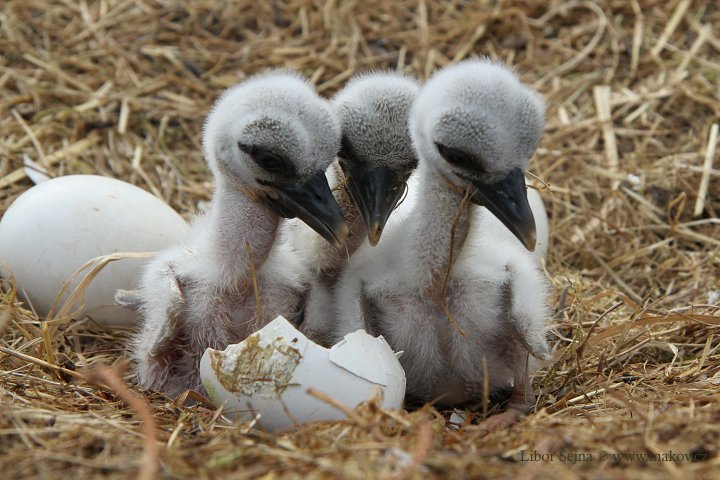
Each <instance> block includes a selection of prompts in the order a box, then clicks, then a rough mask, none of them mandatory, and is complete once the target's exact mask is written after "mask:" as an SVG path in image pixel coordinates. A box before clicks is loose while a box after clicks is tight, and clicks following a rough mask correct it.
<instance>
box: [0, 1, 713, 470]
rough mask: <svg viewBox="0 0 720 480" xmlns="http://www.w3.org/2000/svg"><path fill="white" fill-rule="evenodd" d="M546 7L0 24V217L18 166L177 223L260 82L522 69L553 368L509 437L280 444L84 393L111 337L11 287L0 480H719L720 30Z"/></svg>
mask: <svg viewBox="0 0 720 480" xmlns="http://www.w3.org/2000/svg"><path fill="white" fill-rule="evenodd" d="M549 3H550V5H549V6H543V5H542V2H534V1H527V0H526V1H521V0H517V1H515V0H507V1H504V2H490V1H477V2H464V1H455V0H453V1H450V2H429V1H425V0H412V1H405V0H400V1H396V2H389V1H382V2H380V1H363V2H361V1H354V0H347V1H333V0H329V1H327V2H321V1H315V0H302V1H301V0H287V1H270V2H250V1H246V2H242V1H241V2H215V1H210V0H201V1H196V2H187V3H185V2H182V3H181V2H161V1H151V0H134V1H114V0H101V1H99V2H85V1H80V2H71V1H64V0H58V1H55V0H50V1H45V0H43V1H39V0H23V1H19V0H18V1H13V0H10V1H6V2H3V3H2V5H0V51H2V52H3V55H2V56H1V57H0V65H2V68H1V69H0V93H1V94H0V111H1V112H3V114H2V115H1V116H0V132H2V133H1V134H0V212H4V211H5V209H7V207H8V206H9V205H10V203H11V202H12V201H13V200H14V199H15V198H16V197H17V196H18V195H20V194H21V193H22V192H23V191H25V190H27V189H28V188H29V187H30V186H31V183H30V181H29V180H28V179H27V178H26V177H25V175H24V174H23V173H22V170H21V166H22V157H23V154H27V155H28V156H30V157H31V158H32V159H34V160H35V161H37V162H38V163H40V164H41V165H43V166H45V167H47V168H48V169H49V170H50V172H51V173H52V174H53V175H66V174H76V173H95V174H100V175H107V176H112V177H115V178H120V179H123V180H126V181H128V182H131V183H134V184H137V185H139V186H140V187H142V188H145V189H147V190H149V191H151V192H153V193H154V194H155V195H157V196H159V197H161V198H163V199H165V200H166V201H168V202H169V203H170V204H171V205H172V206H173V207H174V208H175V209H177V210H178V211H180V212H182V213H183V214H184V215H186V216H190V215H192V212H193V211H194V210H195V209H196V204H197V202H198V201H200V200H206V199H207V198H209V196H210V194H211V188H212V187H211V183H210V180H211V177H210V174H209V172H208V170H207V168H206V167H205V165H204V163H203V160H202V154H201V147H200V135H201V128H202V120H203V118H204V116H205V114H206V113H207V111H208V107H209V105H210V104H211V102H212V101H213V99H214V98H215V97H216V95H217V94H218V93H219V92H220V91H222V89H224V88H226V87H228V86H229V85H232V84H233V83H235V82H237V81H238V80H240V79H242V78H244V77H245V76H247V75H250V74H252V73H254V72H257V71H260V70H263V69H268V68H276V67H287V68H292V69H296V70H299V71H301V72H303V73H304V74H306V75H307V76H308V77H309V78H310V79H311V80H312V82H313V83H314V84H315V85H316V87H317V89H318V90H319V91H320V92H321V93H322V94H325V95H331V94H332V93H333V92H334V91H335V90H337V89H338V88H340V87H341V86H342V85H343V83H344V82H345V81H346V80H347V79H348V78H349V77H350V76H351V75H353V74H354V73H356V72H359V71H363V70H367V69H394V70H399V71H403V72H409V73H414V74H416V75H417V76H419V77H420V78H426V77H427V76H428V75H429V74H431V73H432V72H433V71H435V70H437V69H438V68H440V67H442V66H444V65H447V64H449V63H452V62H455V61H458V60H460V59H463V58H466V57H469V56H473V55H486V56H489V57H492V58H497V59H500V60H502V61H506V62H508V63H511V64H513V65H514V66H515V68H516V69H517V71H518V72H519V73H520V75H521V76H522V78H523V80H524V81H525V82H526V83H528V84H530V85H533V86H534V87H535V88H536V89H537V90H539V91H540V92H541V93H542V94H543V95H544V96H545V98H546V100H547V106H548V112H547V118H548V122H547V127H546V131H545V135H544V137H543V141H542V145H541V148H540V149H539V151H538V152H537V154H536V155H535V157H534V159H533V160H532V162H531V165H530V170H531V171H532V172H533V173H534V174H535V175H536V176H537V182H536V184H537V187H538V188H540V189H541V191H542V195H543V197H544V199H545V201H546V204H547V207H548V211H549V214H550V218H551V227H552V241H551V245H550V249H549V254H548V259H547V264H546V268H547V272H548V274H549V276H550V278H551V279H552V282H553V285H554V287H555V294H554V295H553V298H552V305H553V307H554V308H555V309H556V311H557V318H556V322H555V324H554V329H553V332H551V333H550V336H551V339H552V341H553V344H554V350H555V352H557V355H556V359H555V360H554V361H553V362H550V364H548V365H546V366H545V367H544V368H543V369H542V370H540V371H539V372H538V374H537V375H536V376H535V379H534V385H535V387H536V390H537V391H539V392H540V395H539V398H538V402H537V412H536V413H534V414H532V415H531V416H530V417H528V418H527V419H526V420H524V421H523V422H521V423H520V424H518V425H517V426H515V427H513V428H511V429H510V430H507V431H501V432H495V433H488V432H485V431H483V430H482V429H480V428H479V427H477V426H476V425H474V424H472V422H471V421H470V420H469V419H468V420H466V424H467V425H465V426H463V427H462V428H460V429H459V430H453V429H449V428H447V426H446V421H445V418H444V417H443V415H442V414H441V413H440V412H437V411H436V410H434V409H433V408H431V407H425V408H422V409H420V410H417V411H414V412H412V413H397V412H386V411H383V410H381V409H379V408H378V407H377V405H376V404H372V403H371V404H369V405H367V406H365V407H362V408H360V409H359V410H357V411H356V412H354V413H353V414H352V415H351V416H350V417H349V418H348V420H347V421H342V422H334V423H319V424H313V425H307V426H303V427H301V428H298V429H297V431H295V432H292V433H287V434H281V435H275V436H270V435H267V434H264V433H262V432H260V431H258V430H256V429H254V428H252V426H253V425H252V424H248V425H240V426H235V425H230V424H228V423H226V422H224V421H223V419H222V417H219V415H218V412H216V411H214V410H213V409H212V408H210V407H208V406H207V405H204V404H203V403H199V404H196V405H195V406H186V405H184V404H182V403H180V402H175V403H173V402H172V400H170V399H167V398H165V397H162V396H160V395H157V394H153V393H151V392H147V391H140V390H137V389H134V388H133V387H131V390H132V391H130V390H127V389H123V382H122V381H121V379H120V374H119V373H118V370H117V369H114V370H113V369H111V370H107V369H100V370H98V369H95V370H89V369H91V368H93V367H94V366H97V365H101V364H114V365H116V366H117V365H121V364H123V363H124V360H123V359H124V341H125V339H126V336H125V334H123V333H122V332H117V331H103V330H101V329H98V328H96V327H94V326H93V325H92V322H90V321H87V320H85V321H81V322H77V321H75V320H71V319H69V318H64V319H63V318H60V319H58V320H57V321H56V322H55V323H53V324H52V325H48V324H47V323H43V321H42V320H43V319H41V318H38V317H37V316H36V315H34V314H33V313H32V312H31V311H30V310H28V309H26V308H25V307H24V306H23V305H20V304H19V303H18V302H16V301H15V302H14V301H13V286H12V285H11V283H10V282H5V283H4V285H3V289H2V303H1V309H0V331H2V332H3V334H2V338H1V339H0V365H1V366H2V367H1V370H0V465H2V469H3V473H2V475H3V476H4V477H6V478H26V477H34V478H36V477H42V478H69V477H71V476H72V477H78V478H90V477H95V476H108V477H119V478H127V477H128V476H136V475H138V472H140V475H141V476H142V477H144V478H151V477H152V476H153V475H154V474H155V472H159V475H161V476H166V477H188V478H217V477H226V476H227V477H232V478H246V477H247V478H249V477H261V476H266V478H299V477H308V476H309V477H312V478H341V477H344V478H379V477H384V478H426V477H445V478H477V477H485V476H488V477H490V476H507V477H513V478H515V477H517V476H521V475H522V476H537V477H549V478H558V477H560V476H562V477H568V478H574V477H578V476H586V475H588V474H590V473H591V472H595V474H596V475H598V476H599V477H598V478H615V477H617V478H621V477H625V476H629V477H632V478H655V477H657V475H658V474H660V475H665V476H673V477H683V476H690V475H693V476H697V477H703V476H705V477H708V478H710V477H712V476H713V474H716V472H717V468H718V465H719V464H720V451H719V450H720V447H718V445H719V444H720V442H719V438H720V426H718V425H720V351H718V346H719V345H720V338H719V337H720V336H719V335H718V333H719V332H720V329H719V328H718V325H720V311H719V308H718V298H719V297H720V282H718V272H720V268H718V267H719V266H720V256H719V255H718V251H719V249H718V246H719V245H720V235H719V233H720V229H719V227H718V223H720V220H718V212H719V211H720V182H719V181H718V176H720V171H718V168H720V162H718V161H717V160H716V159H715V157H716V154H715V142H716V137H717V130H716V129H713V124H716V123H717V122H718V121H719V120H718V116H719V115H720V93H719V92H720V63H719V62H718V58H720V55H718V54H719V53H720V37H719V36H718V35H720V32H718V30H717V29H718V25H720V9H719V8H718V6H716V5H715V4H714V3H713V2H699V1H695V2H693V1H690V0H679V1H657V0H633V1H619V0H605V1H597V2H589V1H569V2H562V1H553V2H549ZM715 128H716V127H715ZM714 160H715V161H714ZM713 161H714V164H713ZM19 287H20V288H21V287H22V286H19ZM449 328H451V327H449ZM125 380H126V381H127V380H128V378H127V377H125ZM133 392H134V393H133ZM338 407H340V408H342V406H338ZM148 417H149V418H148ZM143 419H144V422H143V421H142V420H143ZM152 420H154V421H152ZM153 423H154V424H155V425H153ZM613 454H620V455H622V456H619V457H616V456H614V455H613Z"/></svg>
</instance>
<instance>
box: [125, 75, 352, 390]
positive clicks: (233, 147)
mask: <svg viewBox="0 0 720 480" xmlns="http://www.w3.org/2000/svg"><path fill="white" fill-rule="evenodd" d="M203 145H204V153H205V159H206V161H207V162H208V165H209V166H210V169H211V170H212V173H213V175H214V179H215V191H214V194H213V198H212V202H211V205H210V208H209V211H208V212H207V213H206V214H204V215H202V216H200V217H199V218H197V219H196V220H195V222H194V223H193V225H192V234H191V238H190V239H189V241H188V242H187V244H185V245H180V246H177V247H175V248H171V249H169V250H167V251H164V252H161V253H160V254H159V255H158V256H157V257H156V258H154V259H153V261H151V262H150V263H149V264H148V265H147V267H146V268H145V271H144V274H143V276H142V278H141V284H140V290H139V291H138V292H135V293H130V294H128V293H123V292H119V294H118V296H117V300H118V303H120V304H126V305H128V304H130V305H129V306H132V304H133V303H136V304H139V305H138V306H139V308H140V310H141V313H142V317H143V323H142V325H141V328H140V330H139V332H138V333H137V334H136V335H135V337H134V339H133V342H132V346H131V353H132V357H133V359H134V360H135V363H136V369H137V376H138V381H139V383H140V385H141V386H143V387H146V388H152V389H156V390H161V391H163V392H165V393H167V394H169V395H177V394H178V393H181V392H182V391H184V390H186V389H201V387H200V380H199V373H198V367H199V361H200V358H201V356H202V354H203V352H204V351H205V349H206V348H208V347H211V348H214V349H219V350H222V349H224V348H225V347H226V346H227V345H228V344H230V343H237V342H239V341H241V340H243V339H244V338H246V337H247V336H248V335H249V334H251V333H253V332H254V331H256V330H257V329H258V328H261V327H262V326H263V325H264V324H266V323H267V322H269V321H270V320H272V319H273V318H275V317H276V316H277V315H279V314H282V315H284V316H285V317H286V318H288V319H290V320H296V321H298V317H299V316H300V315H301V312H302V306H303V302H304V298H305V296H306V295H307V291H308V288H309V283H308V280H309V279H308V278H307V277H306V276H305V275H304V274H303V272H304V270H303V268H302V265H301V264H300V263H299V262H298V261H297V260H296V259H295V256H294V255H293V254H292V252H291V251H290V249H289V248H288V247H287V245H286V242H283V240H282V239H280V238H277V237H278V235H276V234H277V230H278V225H279V223H280V220H281V217H288V218H290V217H295V216H297V217H298V218H300V219H301V220H303V221H304V222H306V223H307V224H308V225H310V226H311V227H312V228H314V229H315V230H316V231H317V232H318V233H320V234H321V235H322V236H323V237H324V238H325V239H326V240H328V241H329V242H332V243H333V244H335V246H336V248H339V247H340V246H341V245H342V244H343V243H344V241H345V239H346V237H347V233H348V230H347V225H346V223H345V221H344V219H343V217H342V214H341V212H340V210H339V207H338V205H337V203H336V202H335V200H334V198H333V196H332V193H331V191H330V188H329V186H328V184H327V180H326V178H325V173H324V172H325V170H326V169H327V167H328V165H329V164H330V162H332V160H333V159H334V158H335V154H336V152H337V151H338V149H339V147H340V125H339V122H338V120H337V117H336V115H335V113H334V111H333V110H332V108H331V106H330V104H329V102H327V101H325V100H323V99H322V98H320V97H319V96H318V95H317V94H316V92H315V91H314V89H313V88H312V87H311V86H310V85H309V84H308V82H307V81H305V80H304V79H302V78H301V77H299V76H298V75H296V74H293V73H290V72H275V73H268V74H262V75H258V76H254V77H251V78H250V79H248V80H246V81H244V82H242V83H240V84H238V85H236V86H234V87H232V88H230V89H228V90H227V91H226V92H225V93H224V94H222V95H221V96H220V98H219V99H218V100H217V102H216V103H215V105H214V107H213V109H212V111H211V112H210V114H209V116H208V118H207V121H206V123H205V128H204V132H203ZM323 241H325V240H323ZM328 247H330V245H328ZM330 248H332V247H330ZM288 253H289V254H288ZM253 271H254V272H255V277H256V279H257V283H258V291H259V294H260V307H258V305H257V304H256V300H255V289H254V287H253ZM260 310H261V311H262V313H261V315H262V316H260V314H259V311H260Z"/></svg>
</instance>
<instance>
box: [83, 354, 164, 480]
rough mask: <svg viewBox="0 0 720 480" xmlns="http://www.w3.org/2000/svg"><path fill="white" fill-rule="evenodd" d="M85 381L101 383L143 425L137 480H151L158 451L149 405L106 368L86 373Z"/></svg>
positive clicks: (153, 476)
mask: <svg viewBox="0 0 720 480" xmlns="http://www.w3.org/2000/svg"><path fill="white" fill-rule="evenodd" d="M87 380H88V381H89V382H91V383H93V382H102V383H104V384H105V385H107V386H108V387H110V389H111V390H112V391H113V392H114V393H115V394H116V395H117V396H118V397H120V399H121V400H122V401H123V402H125V403H126V404H127V405H128V406H129V407H130V408H131V409H133V410H134V411H135V413H136V414H137V416H138V417H139V418H140V421H141V422H142V425H143V433H144V439H143V452H144V457H145V458H144V459H143V462H142V465H141V467H140V473H139V475H138V479H139V480H152V479H154V478H155V476H156V474H157V472H158V470H159V467H160V449H159V448H158V443H157V431H156V427H155V417H154V415H153V412H152V410H151V408H150V404H149V403H148V402H147V401H145V400H144V399H143V398H141V397H138V396H137V395H135V394H134V393H132V392H131V391H130V389H129V388H127V386H125V383H124V382H123V381H122V380H121V378H120V375H119V373H118V372H117V371H116V370H112V369H110V368H108V367H104V366H98V367H95V368H93V369H92V370H89V371H88V372H87Z"/></svg>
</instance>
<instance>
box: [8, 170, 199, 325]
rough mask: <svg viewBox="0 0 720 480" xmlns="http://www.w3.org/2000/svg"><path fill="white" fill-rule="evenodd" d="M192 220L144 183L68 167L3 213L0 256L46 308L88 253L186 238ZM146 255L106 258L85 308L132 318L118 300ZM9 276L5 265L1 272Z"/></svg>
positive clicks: (105, 317)
mask: <svg viewBox="0 0 720 480" xmlns="http://www.w3.org/2000/svg"><path fill="white" fill-rule="evenodd" d="M189 231H190V228H189V226H188V224H187V223H186V222H185V220H183V219H182V217H180V215H178V214H177V212H175V211H174V210H173V209H172V208H170V206H168V205H167V204H166V203H165V202H163V201H162V200H160V199H159V198H157V197H155V196H154V195H151V194H150V193H148V192H146V191H145V190H143V189H141V188H138V187H136V186H134V185H131V184H129V183H126V182H122V181H120V180H116V179H113V178H107V177H100V176H95V175H68V176H65V177H59V178H55V179H52V180H48V181H46V182H43V183H41V184H39V185H36V186H35V187H32V188H31V189H29V190H28V191H26V192H25V193H23V194H22V195H20V197H18V198H17V200H15V202H13V204H12V205H10V208H8V209H7V211H6V212H5V214H4V215H3V217H2V220H0V260H1V261H2V262H4V263H5V264H7V265H8V266H9V267H10V269H11V270H12V272H13V274H14V275H15V280H16V282H17V287H18V291H19V292H20V294H21V295H22V296H23V297H24V298H25V299H26V300H28V301H29V303H30V304H32V306H33V308H35V310H36V311H37V313H38V314H39V315H41V316H45V315H46V314H47V313H48V311H49V310H50V307H51V306H52V305H53V303H54V302H55V299H56V297H57V295H58V293H59V292H60V289H61V287H62V285H63V282H65V280H66V279H67V278H68V277H70V276H71V275H72V274H73V273H74V272H75V271H76V270H77V269H78V268H80V267H81V266H82V265H83V264H84V263H86V262H87V261H88V260H91V259H93V258H95V257H98V256H101V255H107V254H111V253H116V252H154V251H158V250H162V249H164V248H166V247H168V246H170V245H174V244H177V243H179V242H181V241H182V240H183V239H184V238H185V237H186V236H187V235H188V233H189ZM145 261H146V259H139V258H127V259H122V260H118V261H115V262H112V263H110V264H108V265H107V266H105V268H104V269H103V270H102V271H101V272H100V274H99V275H98V276H97V277H95V279H94V280H93V281H92V283H91V284H90V286H89V288H88V289H87V290H86V293H85V310H84V313H85V314H87V315H89V316H90V317H92V318H93V319H95V320H97V321H99V322H101V323H105V324H130V323H132V322H133V321H134V320H135V314H134V313H133V312H131V311H128V310H124V309H121V308H119V307H117V306H115V304H114V301H113V296H114V294H115V291H116V290H118V289H131V288H133V287H134V284H135V281H136V279H137V278H138V276H139V274H140V270H141V268H142V265H143V264H144V262H145ZM3 275H4V276H7V273H6V272H4V273H3Z"/></svg>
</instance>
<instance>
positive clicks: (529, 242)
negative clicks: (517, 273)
mask: <svg viewBox="0 0 720 480" xmlns="http://www.w3.org/2000/svg"><path fill="white" fill-rule="evenodd" d="M523 243H525V248H527V249H528V250H530V251H531V252H534V251H535V247H537V237H536V236H535V232H532V234H530V235H528V236H527V238H526V239H525V242H523Z"/></svg>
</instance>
